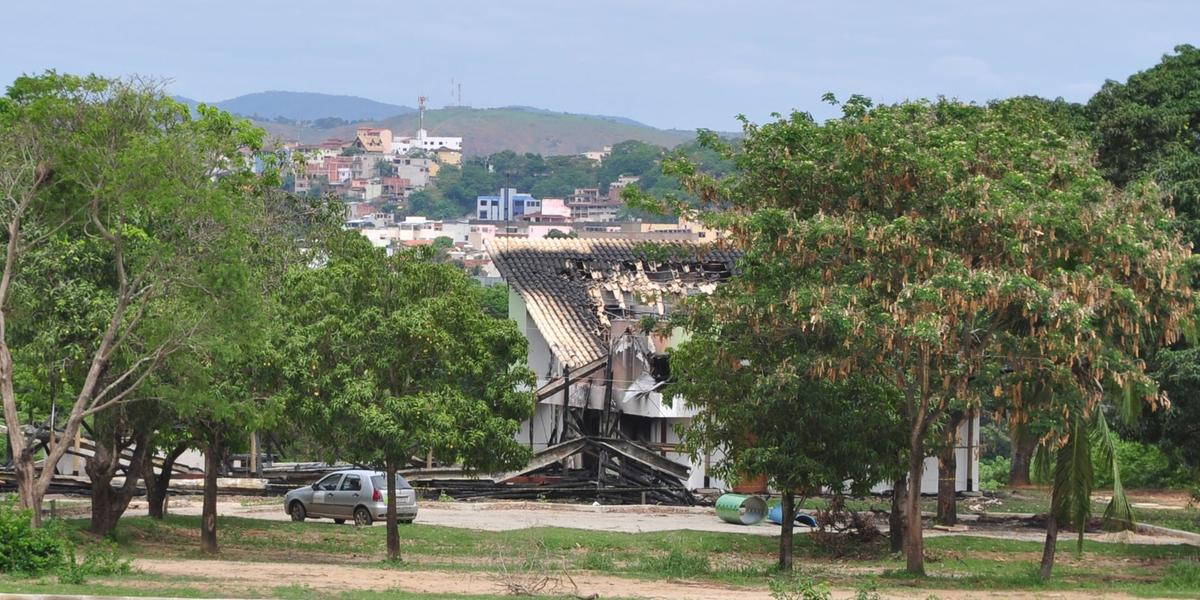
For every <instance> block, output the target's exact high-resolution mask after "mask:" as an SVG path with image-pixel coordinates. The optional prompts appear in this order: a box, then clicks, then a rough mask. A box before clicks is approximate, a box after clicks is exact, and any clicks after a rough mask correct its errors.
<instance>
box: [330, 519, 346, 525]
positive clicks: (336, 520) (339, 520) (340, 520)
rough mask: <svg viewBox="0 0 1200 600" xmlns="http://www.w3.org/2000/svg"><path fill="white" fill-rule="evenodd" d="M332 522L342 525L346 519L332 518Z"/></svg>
mask: <svg viewBox="0 0 1200 600" xmlns="http://www.w3.org/2000/svg"><path fill="white" fill-rule="evenodd" d="M333 522H334V523H337V524H338V525H342V524H344V523H345V522H346V520H345V519H334V520H333Z"/></svg>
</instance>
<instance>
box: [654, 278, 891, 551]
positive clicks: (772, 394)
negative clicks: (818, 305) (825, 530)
mask: <svg viewBox="0 0 1200 600" xmlns="http://www.w3.org/2000/svg"><path fill="white" fill-rule="evenodd" d="M739 267H740V274H739V276H738V277H736V278H734V279H733V280H732V281H730V282H728V283H726V284H725V285H723V286H721V287H720V288H718V289H717V291H716V292H715V293H714V294H713V295H712V296H711V297H705V296H698V297H696V298H695V299H694V300H693V301H692V302H691V303H690V306H689V307H688V310H686V311H684V312H683V313H681V314H682V315H683V317H682V318H678V317H677V318H676V321H677V323H678V324H681V325H683V326H685V327H686V328H687V330H688V332H689V334H690V337H689V339H688V340H687V341H686V342H684V343H683V344H681V345H680V346H679V347H677V348H675V349H674V350H672V352H671V383H670V385H669V386H668V387H667V389H666V390H665V391H664V394H666V395H668V396H669V397H672V398H673V400H672V401H673V402H679V401H682V402H683V403H685V405H687V406H689V407H692V408H694V409H696V411H697V412H696V415H695V416H694V417H693V418H692V419H691V420H690V421H689V422H688V424H687V426H686V429H685V430H684V431H683V440H684V445H685V447H686V448H687V449H688V450H689V451H691V452H692V453H693V455H695V456H705V455H709V454H711V453H712V450H713V449H719V451H720V454H719V455H720V456H721V457H722V458H721V459H720V460H719V461H718V463H717V464H716V465H715V469H714V471H715V472H716V473H718V474H721V475H723V476H724V477H725V478H727V479H738V478H744V477H758V476H764V477H766V478H767V481H768V482H769V483H770V485H771V487H773V488H774V489H776V490H779V491H780V493H781V495H782V521H781V526H780V539H779V568H780V569H781V570H785V571H790V570H791V569H792V530H793V525H794V521H795V515H796V507H797V506H798V505H799V504H802V503H803V502H804V499H805V498H807V497H810V496H813V495H817V494H820V493H821V492H822V491H823V490H831V491H833V492H835V493H840V492H843V491H847V490H849V491H851V492H856V493H866V492H867V491H868V490H869V489H870V487H871V486H872V485H873V484H874V483H875V482H876V481H879V480H881V479H885V476H886V475H888V472H887V469H888V468H889V467H890V461H891V460H893V459H894V457H895V455H896V452H897V451H898V446H899V444H896V443H895V441H896V439H897V436H896V435H894V433H895V432H896V431H897V427H898V426H899V425H900V423H899V420H898V419H897V418H895V410H894V404H895V402H896V401H897V400H898V395H897V394H896V393H895V388H894V387H893V386H891V385H888V384H887V382H883V381H871V380H870V379H867V378H854V379H852V380H849V381H844V382H837V383H832V382H826V381H822V380H819V379H815V378H814V377H812V376H811V374H810V373H811V367H812V365H811V362H812V361H813V360H818V359H819V358H820V357H819V354H817V353H814V351H813V350H814V347H813V345H812V344H810V343H809V340H808V338H807V336H805V335H804V334H803V333H802V332H803V329H804V327H805V324H804V323H801V322H797V321H795V320H794V319H792V314H791V313H789V312H787V311H779V310H776V309H775V308H774V306H775V304H776V303H777V302H778V298H779V294H781V293H784V292H785V291H786V290H787V289H788V288H790V282H789V281H787V280H786V279H779V278H778V276H779V275H782V274H784V273H783V272H781V271H779V270H778V269H775V268H773V265H771V264H770V263H769V262H759V261H758V260H756V257H747V258H746V259H744V260H742V261H741V263H740V265H739ZM889 432H892V435H889ZM847 482H849V483H847Z"/></svg>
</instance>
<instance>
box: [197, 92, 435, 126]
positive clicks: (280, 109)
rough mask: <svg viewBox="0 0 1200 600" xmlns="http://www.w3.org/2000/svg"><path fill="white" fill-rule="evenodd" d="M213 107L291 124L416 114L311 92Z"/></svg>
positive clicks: (407, 108)
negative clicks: (292, 122)
mask: <svg viewBox="0 0 1200 600" xmlns="http://www.w3.org/2000/svg"><path fill="white" fill-rule="evenodd" d="M177 99H178V100H180V101H181V102H185V103H187V104H189V105H194V104H195V101H194V100H190V99H188V98H177ZM213 104H215V105H216V106H217V107H218V108H220V109H222V110H226V111H229V112H231V113H235V114H239V115H242V116H244V117H253V118H256V119H260V120H264V121H268V120H271V119H275V118H279V117H283V118H285V119H291V120H293V121H314V120H317V119H322V118H326V117H336V118H339V119H345V120H347V121H359V120H363V119H383V118H387V117H391V116H394V115H402V114H407V113H412V112H416V109H415V108H412V107H410V106H401V105H399V104H387V103H385V102H376V101H375V100H370V99H368V98H360V97H358V96H337V95H333V94H317V93H313V92H257V93H254V94H246V95H244V96H238V97H237V98H230V99H228V100H222V101H220V102H215V103H213Z"/></svg>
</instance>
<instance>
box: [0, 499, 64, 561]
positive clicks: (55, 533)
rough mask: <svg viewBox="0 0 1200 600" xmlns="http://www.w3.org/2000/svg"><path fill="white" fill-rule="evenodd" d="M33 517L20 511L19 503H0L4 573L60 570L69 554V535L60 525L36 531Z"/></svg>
mask: <svg viewBox="0 0 1200 600" xmlns="http://www.w3.org/2000/svg"><path fill="white" fill-rule="evenodd" d="M32 516H33V514H32V513H31V512H30V511H29V510H23V509H20V508H17V500H16V498H14V497H9V498H6V499H3V500H0V573H17V574H21V575H38V574H41V573H44V572H46V571H51V570H54V569H57V568H58V567H60V566H61V565H62V564H63V561H64V560H65V559H66V555H67V546H68V542H67V539H66V534H65V533H64V532H63V531H62V529H61V527H59V525H58V523H56V522H50V523H46V524H45V525H44V526H43V527H41V528H38V529H34V528H33V527H32V526H31V525H30V524H29V521H30V518H31V517H32Z"/></svg>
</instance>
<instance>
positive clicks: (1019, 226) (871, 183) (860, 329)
mask: <svg viewBox="0 0 1200 600" xmlns="http://www.w3.org/2000/svg"><path fill="white" fill-rule="evenodd" d="M1070 129H1071V127H1069V126H1066V125H1064V120H1063V119H1062V118H1061V117H1059V116H1056V114H1055V113H1054V112H1053V111H1052V110H1050V109H1049V108H1047V107H1046V106H1044V105H1042V104H1041V103H1036V102H1024V101H1002V102H996V103H993V104H990V105H988V106H975V105H966V104H962V103H959V102H955V101H949V100H939V101H937V102H928V101H917V102H905V103H901V104H895V105H883V106H875V105H874V104H873V103H872V102H871V101H870V100H869V99H867V98H863V97H852V98H851V99H850V100H848V101H847V102H845V103H844V104H842V116H841V118H837V119H830V120H826V121H823V122H817V121H816V120H815V119H813V118H812V117H811V116H810V115H807V114H804V113H793V114H792V115H790V116H788V117H786V118H782V117H781V118H779V119H777V120H776V121H774V122H771V123H767V124H764V125H756V124H751V123H749V122H746V123H745V125H744V132H745V137H744V139H743V140H742V143H741V145H740V147H737V148H734V147H732V146H730V145H728V144H725V143H722V142H721V141H720V140H718V139H716V138H715V137H714V136H707V137H702V141H703V142H704V143H705V144H707V145H708V146H709V147H711V148H713V149H714V150H716V151H718V152H720V153H721V154H722V155H723V156H725V157H727V158H728V159H729V160H731V161H732V162H733V164H734V165H735V167H736V169H735V170H734V171H733V172H732V173H730V174H729V175H728V176H725V177H722V178H717V177H713V176H712V175H707V174H705V173H703V172H700V171H699V170H698V169H697V168H696V166H695V165H694V164H693V163H691V162H689V161H685V160H668V161H667V163H666V167H665V168H664V170H665V171H666V172H667V173H668V174H671V175H674V176H677V177H679V178H680V179H681V180H682V181H683V182H684V185H685V188H686V189H688V191H689V192H691V193H692V194H693V195H694V196H695V197H697V198H699V199H700V201H701V203H702V204H701V209H702V212H699V213H698V214H697V213H696V212H695V211H694V210H691V209H690V208H689V207H688V206H687V205H686V203H677V204H676V205H675V207H676V209H677V210H679V211H680V212H683V213H685V214H695V215H696V216H697V217H698V218H700V219H702V220H704V221H706V222H707V223H708V224H710V225H712V226H716V227H723V228H725V229H727V230H728V231H729V232H730V234H731V235H730V237H729V239H728V241H729V243H730V244H732V245H734V246H735V247H737V248H739V249H740V250H742V252H743V257H742V260H741V261H740V262H739V274H738V277H737V278H736V279H735V282H734V283H733V284H732V285H726V286H723V287H722V288H721V289H720V290H718V291H717V293H715V294H714V295H713V300H712V302H713V303H720V302H722V301H723V300H724V299H725V298H726V297H727V296H726V294H734V293H736V291H735V290H737V288H738V284H737V283H736V282H737V281H739V280H740V281H747V282H750V283H749V285H746V288H745V290H744V291H743V293H741V294H739V295H738V296H737V300H736V301H731V302H728V303H725V304H718V305H717V308H716V309H715V310H713V311H711V312H712V314H713V315H715V316H713V317H710V318H711V319H712V320H713V321H714V322H715V323H716V326H714V330H716V331H719V332H720V335H721V336H722V338H723V339H724V338H727V337H729V336H730V333H729V331H730V330H733V332H734V333H740V331H738V329H737V328H741V329H744V330H746V331H749V332H752V335H748V336H747V337H748V338H751V339H754V338H758V339H761V340H762V343H761V346H757V347H747V348H737V347H733V348H731V349H730V351H729V352H728V353H727V354H725V355H724V360H720V361H708V363H707V364H706V365H705V366H706V369H707V371H709V372H719V373H721V374H722V375H723V376H724V375H727V374H728V373H729V372H730V371H734V372H735V373H736V370H737V367H736V364H737V361H740V360H741V359H749V360H750V361H751V363H752V364H756V363H757V362H760V361H762V359H761V358H760V357H761V356H762V355H763V354H764V353H768V354H767V356H771V354H769V353H773V352H777V351H778V350H777V347H779V346H781V345H790V346H791V347H790V348H789V350H788V351H787V354H789V355H790V358H789V360H788V361H786V362H785V361H783V360H772V361H769V362H771V363H774V364H778V365H784V366H785V367H786V368H787V369H788V371H785V372H789V376H790V377H791V379H792V380H796V381H803V382H805V384H806V385H805V386H804V389H813V388H814V387H815V385H817V384H824V385H828V384H829V383H830V382H840V383H845V384H846V385H851V386H852V385H856V384H857V385H862V384H867V385H875V386H879V387H881V388H883V391H884V392H885V394H883V395H882V396H883V397H886V396H887V392H890V393H891V394H892V397H893V398H897V397H898V398H899V399H900V400H901V401H897V402H895V403H894V404H893V407H894V408H893V410H892V414H894V415H896V416H901V415H902V416H903V419H904V421H906V425H907V433H908V435H907V436H900V438H899V439H901V440H904V441H906V442H908V443H907V444H905V445H906V446H910V448H909V452H910V453H923V452H924V449H925V443H924V442H925V439H926V437H927V436H929V435H931V434H933V433H935V432H936V431H937V430H938V429H940V428H941V426H942V422H943V420H944V416H945V415H946V414H947V413H949V412H952V411H955V410H963V409H965V408H967V407H970V406H980V405H983V404H984V403H987V404H989V405H991V406H994V407H997V408H1003V409H1008V410H1010V411H1012V412H1017V413H1022V414H1033V413H1037V414H1039V415H1054V416H1055V417H1059V418H1058V419H1057V420H1055V421H1054V422H1053V423H1052V424H1051V425H1050V432H1049V433H1050V436H1049V437H1052V438H1055V439H1056V441H1061V442H1063V444H1062V446H1061V448H1063V449H1064V451H1065V452H1067V454H1062V455H1060V460H1059V463H1058V464H1059V469H1060V470H1059V475H1061V477H1058V478H1056V481H1057V483H1058V484H1059V485H1056V488H1055V489H1056V491H1059V490H1060V489H1064V486H1067V485H1069V484H1072V483H1078V482H1084V481H1090V473H1088V472H1086V471H1085V469H1088V468H1090V452H1089V451H1088V447H1089V446H1088V443H1089V440H1088V439H1087V435H1086V433H1085V434H1084V435H1071V434H1070V432H1075V433H1078V432H1080V431H1085V430H1083V429H1080V422H1081V419H1083V418H1084V416H1086V415H1088V414H1090V413H1093V412H1095V408H1096V407H1097V405H1098V404H1099V403H1100V402H1101V401H1102V400H1104V399H1105V398H1108V397H1110V396H1114V395H1116V394H1119V393H1120V394H1124V395H1126V396H1128V397H1130V398H1131V399H1133V400H1136V401H1139V402H1141V401H1145V402H1146V403H1147V404H1150V403H1153V402H1155V401H1157V395H1156V393H1157V387H1156V384H1155V382H1154V380H1153V379H1151V378H1150V377H1149V376H1147V374H1146V373H1145V370H1144V368H1145V363H1144V361H1143V360H1142V358H1141V356H1142V355H1143V354H1144V353H1145V352H1146V351H1147V350H1148V349H1150V348H1153V347H1155V346H1157V345H1162V344H1171V343H1174V342H1176V341H1178V340H1180V339H1181V338H1182V336H1183V335H1184V334H1185V333H1186V332H1188V331H1190V330H1191V321H1192V316H1193V314H1195V313H1196V308H1197V306H1196V297H1195V295H1194V294H1193V293H1192V290H1191V289H1190V286H1189V284H1190V282H1191V281H1192V278H1193V274H1194V273H1195V271H1196V266H1197V261H1196V260H1195V259H1194V258H1192V256H1191V251H1190V248H1189V247H1188V245H1186V244H1185V243H1184V242H1183V240H1181V239H1180V238H1179V236H1178V232H1177V230H1176V228H1175V225H1174V223H1173V222H1172V220H1171V216H1170V214H1169V212H1168V211H1167V210H1166V208H1165V207H1164V206H1163V205H1162V204H1161V203H1160V201H1159V200H1160V199H1159V197H1158V195H1157V193H1156V191H1155V190H1154V189H1152V188H1148V187H1129V188H1126V189H1124V190H1117V189H1115V188H1113V187H1112V185H1111V184H1109V183H1108V182H1106V181H1105V180H1104V179H1103V178H1102V177H1101V174H1100V173H1099V172H1098V171H1097V169H1096V168H1095V165H1094V163H1093V161H1092V156H1091V153H1090V151H1089V150H1088V148H1087V146H1086V145H1085V144H1083V143H1081V142H1080V141H1079V140H1077V139H1074V138H1072V137H1071V136H1070V135H1067V134H1064V131H1069V130H1070ZM704 211H711V212H704ZM725 290H730V291H729V292H726V291H725ZM730 322H733V323H735V324H737V325H736V327H731V326H730ZM779 323H785V324H787V325H788V326H787V327H786V328H780V327H779V325H778V324H779ZM793 340H799V341H793ZM712 352H713V353H714V355H716V356H721V355H720V354H719V352H720V350H718V349H716V348H714V350H713V351H712ZM781 353H782V352H781ZM683 362H685V363H686V362H688V361H686V360H685V361H683ZM673 371H674V369H673ZM792 374H794V375H792ZM712 379H717V377H714V376H711V375H710V376H708V377H707V378H706V379H704V378H702V377H701V376H700V375H699V374H697V375H696V381H705V382H707V381H708V380H712ZM728 379H737V376H736V374H735V375H732V376H729V377H728ZM1097 384H1099V385H1097ZM721 385H722V383H721V382H713V383H711V384H709V385H707V386H696V387H697V388H698V389H695V390H688V391H689V392H695V393H699V394H705V393H707V394H709V395H714V394H712V390H714V389H715V390H719V389H721V388H720V386H721ZM742 388H743V389H744V390H751V389H753V388H751V387H750V386H747V385H745V383H743V384H742ZM1051 390H1052V391H1053V393H1051ZM763 395H764V394H763V393H762V392H759V391H755V392H753V393H747V394H746V395H745V396H744V398H754V399H757V398H758V397H761V396H763ZM848 396H849V397H854V394H848ZM687 397H689V401H690V395H689V396H687ZM744 404H750V403H748V402H744ZM840 406H854V405H853V404H852V403H848V402H846V401H842V402H841V403H840ZM826 412H828V413H829V414H831V415H835V416H841V415H844V414H846V412H847V411H845V410H842V411H837V410H827V411H826ZM762 414H765V415H771V416H772V417H773V418H774V417H775V415H774V413H773V411H770V410H766V411H763V412H762ZM1061 417H1065V418H1061ZM779 418H781V419H782V420H785V421H788V422H791V421H795V420H796V419H795V417H791V418H789V416H782V417H779ZM697 420H698V421H700V422H701V423H703V417H701V418H700V419H697ZM694 422H695V421H694ZM805 422H806V423H807V422H808V421H805ZM860 427H861V428H862V429H865V430H868V431H872V432H878V431H890V430H889V429H888V428H886V427H872V426H871V425H863V426H860ZM799 429H801V430H804V429H805V428H804V427H799ZM841 429H842V430H843V431H849V430H851V428H847V427H842V428H841ZM743 435H745V433H743ZM730 437H732V436H730ZM888 437H891V436H888ZM1068 438H1069V440H1068ZM893 439H896V438H893ZM794 454H796V455H805V453H804V452H795V453H794ZM1085 463H1088V464H1085ZM1068 467H1070V468H1069V469H1068ZM911 476H919V473H912V474H911ZM1064 502H1065V503H1064V504H1062V505H1060V506H1059V507H1056V508H1063V507H1066V506H1069V507H1070V510H1071V511H1072V512H1071V514H1072V515H1073V516H1074V515H1077V514H1078V513H1081V512H1083V508H1084V507H1085V505H1090V502H1088V501H1087V500H1086V498H1085V496H1084V495H1082V494H1078V493H1076V495H1074V496H1072V497H1071V498H1069V499H1064ZM1063 510H1068V509H1066V508H1063ZM910 531H911V533H910V536H912V537H910V540H909V541H910V543H909V545H908V548H909V551H910V556H909V559H910V562H909V567H910V569H912V570H913V571H914V572H916V571H919V570H920V569H919V564H920V560H921V557H920V555H919V550H920V546H919V534H920V530H919V529H917V528H913V529H911V530H910Z"/></svg>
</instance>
